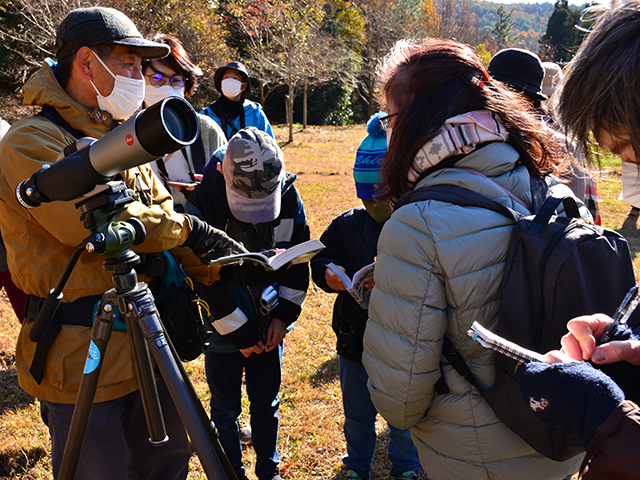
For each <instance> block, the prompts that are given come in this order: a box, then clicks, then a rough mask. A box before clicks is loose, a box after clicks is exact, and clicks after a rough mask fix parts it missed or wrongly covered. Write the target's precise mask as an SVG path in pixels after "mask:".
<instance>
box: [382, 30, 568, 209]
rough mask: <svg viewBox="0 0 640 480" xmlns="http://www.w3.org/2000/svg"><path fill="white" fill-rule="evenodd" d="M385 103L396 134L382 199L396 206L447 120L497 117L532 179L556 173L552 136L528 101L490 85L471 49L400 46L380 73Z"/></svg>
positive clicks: (439, 44) (432, 43)
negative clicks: (480, 114) (482, 113)
mask: <svg viewBox="0 0 640 480" xmlns="http://www.w3.org/2000/svg"><path fill="white" fill-rule="evenodd" d="M378 75H379V78H380V81H381V82H382V84H383V92H382V100H383V103H384V104H386V105H387V108H388V109H390V110H392V111H389V113H390V114H393V113H397V115H396V116H395V117H393V118H392V119H391V120H392V121H391V123H392V128H393V130H392V134H391V141H390V143H389V145H388V151H387V156H386V159H385V162H384V165H383V167H382V172H381V173H382V181H381V187H382V188H381V199H390V200H395V199H397V198H398V197H399V196H400V195H402V194H403V193H405V192H406V191H408V190H409V189H410V187H409V185H408V184H407V173H408V171H409V168H410V167H411V164H412V163H413V160H414V158H415V156H416V154H417V153H418V151H419V150H420V148H422V147H423V146H424V145H425V143H427V142H428V141H429V140H431V139H432V138H433V137H434V136H435V135H436V133H437V132H438V131H439V130H440V128H441V127H442V126H443V125H444V123H445V121H446V120H447V119H448V118H451V117H453V116H455V115H459V114H461V113H465V112H469V111H473V110H480V109H485V110H489V111H492V112H495V113H496V114H497V115H498V116H499V117H500V119H501V120H502V123H503V124H504V126H505V128H506V129H507V130H508V132H509V134H510V135H509V144H511V145H512V146H513V147H514V148H515V149H516V150H517V151H518V153H519V154H520V162H522V164H523V165H525V166H526V167H527V169H528V170H529V171H530V172H531V174H532V175H536V176H544V175H547V174H549V173H552V172H554V171H556V167H557V164H558V158H559V153H558V151H557V149H556V148H554V145H555V144H556V142H555V141H554V140H553V134H552V133H551V131H550V130H547V129H545V128H543V126H542V122H541V121H540V120H539V119H538V118H536V117H535V112H534V111H533V110H532V108H531V106H530V105H528V104H527V102H526V100H524V99H522V98H520V96H519V95H517V94H516V93H513V92H511V91H509V90H508V89H507V88H505V87H504V86H502V85H501V84H500V83H499V82H496V81H493V80H491V79H490V77H489V76H488V74H487V73H486V71H485V69H484V66H483V64H482V61H481V60H480V58H478V56H477V55H476V54H475V53H474V52H473V51H472V50H471V48H470V47H468V46H466V45H463V44H460V43H457V42H453V41H445V40H432V39H428V40H424V41H421V42H410V41H406V40H401V41H399V42H397V43H396V45H395V46H394V47H393V49H392V51H391V53H389V55H387V57H385V59H384V60H383V62H382V63H381V66H380V67H379V70H378Z"/></svg>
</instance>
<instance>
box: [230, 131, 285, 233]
mask: <svg viewBox="0 0 640 480" xmlns="http://www.w3.org/2000/svg"><path fill="white" fill-rule="evenodd" d="M222 173H223V175H224V181H225V186H226V191H227V200H228V201H229V208H230V209H231V213H232V214H233V216H234V217H236V218H237V219H238V220H240V221H241V222H246V223H264V222H271V221H273V220H275V219H276V218H278V215H280V196H281V193H282V192H281V184H282V178H283V176H284V154H283V153H282V150H281V149H280V147H279V146H278V143H277V142H276V141H275V139H274V138H273V137H272V136H271V135H269V134H268V133H266V132H263V131H262V130H258V129H257V128H256V127H247V128H243V129H242V130H240V131H239V132H238V133H236V134H235V135H234V136H233V137H231V140H229V145H228V146H227V152H226V153H225V156H224V161H223V162H222Z"/></svg>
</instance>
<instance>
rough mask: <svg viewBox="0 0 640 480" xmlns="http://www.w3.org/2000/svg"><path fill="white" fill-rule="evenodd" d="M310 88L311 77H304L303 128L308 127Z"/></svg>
mask: <svg viewBox="0 0 640 480" xmlns="http://www.w3.org/2000/svg"><path fill="white" fill-rule="evenodd" d="M308 89H309V78H308V77H304V92H303V96H302V130H304V129H306V128H307V90H308Z"/></svg>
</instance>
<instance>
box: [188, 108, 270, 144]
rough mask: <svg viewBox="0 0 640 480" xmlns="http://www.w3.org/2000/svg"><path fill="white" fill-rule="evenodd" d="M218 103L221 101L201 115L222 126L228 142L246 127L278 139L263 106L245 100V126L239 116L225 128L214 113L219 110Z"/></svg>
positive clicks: (203, 110) (203, 111) (202, 111)
mask: <svg viewBox="0 0 640 480" xmlns="http://www.w3.org/2000/svg"><path fill="white" fill-rule="evenodd" d="M218 102H219V100H218V101H216V102H213V103H212V104H211V105H209V106H208V107H205V108H203V109H202V110H200V113H201V114H202V115H207V116H209V117H211V118H212V119H213V120H214V121H215V122H216V123H217V124H218V125H220V128H222V130H223V131H224V134H225V135H226V136H227V140H229V139H230V138H231V137H233V136H234V135H235V134H236V133H237V132H238V131H239V130H240V129H242V128H245V127H256V128H257V129H259V130H262V131H263V132H267V133H268V134H269V135H271V136H272V137H273V138H276V136H275V135H274V134H273V130H272V129H271V124H270V123H269V119H268V118H267V116H266V115H265V113H264V110H262V105H260V104H259V103H256V102H252V101H251V100H247V99H245V100H244V103H243V106H244V125H242V122H241V119H240V115H238V116H237V117H235V118H233V119H231V121H230V124H229V125H227V126H226V128H225V127H224V126H223V125H222V123H223V122H222V120H221V119H220V117H219V116H218V115H216V114H215V113H214V110H217V109H216V105H217V104H218Z"/></svg>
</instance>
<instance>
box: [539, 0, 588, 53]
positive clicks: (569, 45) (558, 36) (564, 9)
mask: <svg viewBox="0 0 640 480" xmlns="http://www.w3.org/2000/svg"><path fill="white" fill-rule="evenodd" d="M581 17H582V12H581V11H580V9H579V8H578V7H572V6H570V5H569V2H568V0H558V1H556V4H555V7H554V9H553V13H552V14H551V16H550V17H549V22H548V23H547V31H546V33H545V34H544V35H543V36H542V38H541V39H540V46H541V48H540V57H541V58H542V59H543V60H548V61H552V62H556V63H566V62H569V61H570V60H571V59H572V58H573V56H574V55H575V53H576V51H577V50H578V47H579V46H580V44H581V43H582V39H583V38H584V36H585V32H584V31H583V30H580V29H579V28H577V27H585V26H586V25H585V22H583V21H582V19H581Z"/></svg>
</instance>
